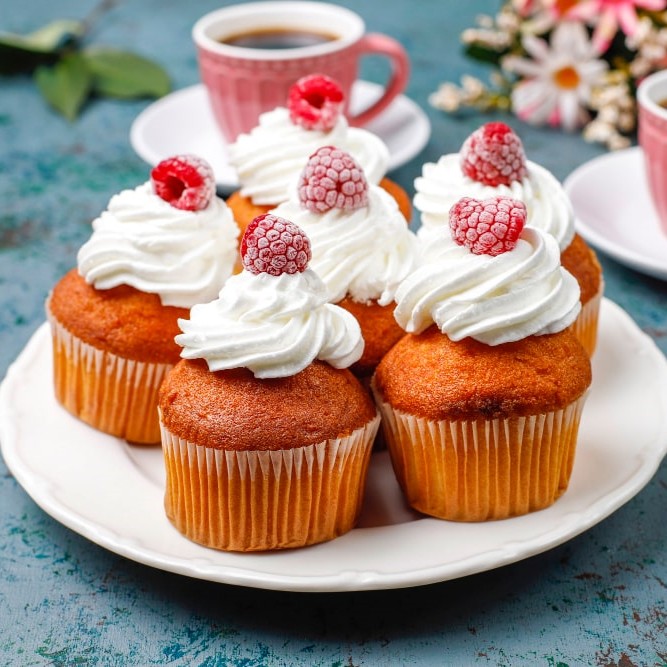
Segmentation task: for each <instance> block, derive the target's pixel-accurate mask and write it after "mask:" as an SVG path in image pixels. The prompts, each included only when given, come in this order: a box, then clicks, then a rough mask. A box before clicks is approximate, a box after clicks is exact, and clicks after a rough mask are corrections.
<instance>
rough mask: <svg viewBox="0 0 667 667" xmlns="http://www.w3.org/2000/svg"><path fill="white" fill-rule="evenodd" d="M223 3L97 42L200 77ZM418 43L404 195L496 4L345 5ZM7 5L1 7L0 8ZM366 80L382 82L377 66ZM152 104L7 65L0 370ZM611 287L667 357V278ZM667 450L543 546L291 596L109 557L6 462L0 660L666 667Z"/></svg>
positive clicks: (64, 11)
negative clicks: (71, 102) (503, 560)
mask: <svg viewBox="0 0 667 667" xmlns="http://www.w3.org/2000/svg"><path fill="white" fill-rule="evenodd" d="M9 4H11V5H12V11H11V12H9V11H4V12H2V16H1V18H0V23H1V25H0V28H1V29H6V30H13V31H16V32H28V31H30V30H32V29H35V28H36V27H38V26H39V25H41V24H43V23H45V22H46V21H47V20H49V19H52V18H59V17H65V16H73V17H81V16H83V15H84V14H85V13H86V12H87V11H89V10H90V8H91V7H92V5H93V3H92V2H89V1H88V0H86V1H85V2H83V1H77V0H60V2H57V3H56V2H48V1H47V0H24V1H23V2H20V3H19V2H16V0H10V2H9ZM220 4H226V3H224V2H222V3H220V2H216V3H214V2H212V1H209V0H195V1H191V2H187V3H186V2H180V1H179V2H177V1H175V0H130V1H128V2H125V3H121V4H120V5H119V6H117V7H116V8H114V9H113V10H112V11H110V12H109V13H108V14H107V15H106V16H105V18H104V19H103V21H102V22H101V23H100V24H99V25H98V27H97V29H96V31H95V34H94V35H93V37H94V40H95V41H96V42H100V43H106V44H110V45H115V46H118V47H126V48H129V49H132V50H135V51H140V52H142V53H143V54H145V55H146V56H149V57H151V58H153V59H156V60H158V61H159V62H160V63H161V64H162V65H163V66H164V67H165V68H166V69H167V70H168V72H169V74H170V76H171V77H172V80H173V87H174V88H175V89H178V88H182V87H185V86H188V85H191V84H193V83H196V82H197V81H198V71H197V64H196V58H195V51H194V48H193V46H192V44H191V41H190V28H191V26H192V24H193V23H194V21H195V20H196V19H197V18H198V17H199V16H200V15H201V14H203V13H205V12H207V11H209V10H211V9H213V8H215V7H216V6H218V5H220ZM340 4H345V5H348V6H350V7H354V8H355V9H356V10H357V11H359V12H360V13H361V14H362V15H363V16H364V18H365V19H366V22H367V24H368V26H369V28H370V29H371V30H374V31H382V32H386V33H389V34H391V35H393V36H395V37H396V38H398V39H399V40H400V41H401V42H402V43H403V44H404V45H405V46H406V47H407V49H408V51H409V53H410V56H411V59H412V63H413V73H412V78H411V81H410V84H409V87H408V90H407V94H408V95H409V97H411V98H412V99H413V100H415V101H416V102H417V103H418V104H419V105H420V106H422V107H423V109H424V110H425V111H426V113H427V114H428V115H429V118H430V120H431V123H432V127H433V135H432V137H431V140H430V142H429V144H428V146H427V147H426V148H425V150H424V151H423V152H422V153H421V154H420V155H419V156H418V157H417V158H415V159H414V160H412V161H411V162H410V163H409V164H407V165H405V166H403V167H401V168H400V169H399V170H397V171H395V172H394V173H393V174H392V176H393V178H395V180H397V181H398V182H399V183H401V184H402V185H403V186H404V187H405V188H407V189H408V190H409V191H411V192H412V191H413V186H412V182H413V180H414V178H415V176H417V175H418V173H419V172H420V168H421V164H422V163H423V162H425V161H435V160H436V159H437V158H438V157H439V156H440V155H441V154H442V153H446V152H452V151H456V150H458V148H459V146H460V144H461V142H462V141H463V139H464V138H465V137H466V136H467V135H468V134H469V132H470V131H472V130H473V129H474V128H475V127H476V126H477V125H478V124H479V123H480V122H483V120H487V119H488V117H487V118H482V117H480V116H478V115H476V114H474V113H467V114H463V115H462V116H460V117H449V116H446V115H444V114H443V113H441V112H439V111H436V110H434V109H432V108H430V107H429V105H428V102H427V98H428V95H429V93H431V92H432V91H434V90H435V89H436V87H437V85H438V83H440V82H441V81H444V80H451V81H458V79H459V77H460V75H461V74H463V73H478V74H481V73H483V72H484V69H483V68H482V67H481V66H477V65H475V64H473V63H471V62H470V61H468V60H466V59H465V58H464V56H463V55H462V53H461V48H460V45H459V41H458V40H459V34H460V32H461V30H463V29H464V28H465V27H468V26H469V25H471V24H472V22H473V19H474V16H475V14H476V13H478V12H480V11H487V12H493V11H494V10H495V9H496V8H497V6H498V3H496V2H494V1H490V0H486V1H484V2H482V1H481V0H476V1H471V2H467V3H459V2H456V3H455V2H451V1H447V0H419V2H414V1H413V0H393V1H392V0H389V2H387V1H386V0H366V1H365V2H363V3H361V2H356V3H355V2H354V1H353V0H347V1H346V2H341V3H340ZM5 9H7V7H5ZM362 74H363V76H364V78H367V79H370V80H377V81H381V80H382V79H383V77H384V76H385V70H384V69H383V64H382V63H381V62H376V61H375V60H374V59H371V60H370V61H368V62H367V63H365V65H364V68H363V71H362ZM147 104H148V102H147V101H140V102H121V101H96V102H94V103H92V104H91V105H89V106H88V107H87V108H86V110H85V112H84V113H83V115H82V116H81V118H80V119H79V120H78V121H76V122H75V123H68V122H67V121H65V120H63V119H62V118H61V117H59V116H57V115H55V114H54V113H52V112H51V111H49V110H48V109H47V108H46V107H45V105H44V104H43V103H42V101H41V99H40V97H39V96H38V94H37V92H36V89H35V87H34V86H33V84H32V83H31V81H30V80H29V79H27V78H11V79H9V78H5V79H2V78H0V146H1V151H0V202H1V204H0V336H1V337H2V338H1V340H2V345H0V376H2V375H4V373H5V371H6V369H7V367H8V365H9V364H10V363H11V361H12V359H14V358H15V357H16V355H17V354H18V353H19V352H20V351H21V349H22V348H23V346H24V345H25V343H26V342H27V340H28V338H29V337H30V335H31V333H32V332H33V331H34V330H35V329H36V328H37V327H38V325H39V324H40V323H41V322H42V321H43V319H44V315H43V302H44V298H45V296H46V294H47V292H48V290H49V289H50V287H51V286H52V285H53V284H54V283H55V281H56V280H57V279H58V278H59V277H60V276H61V275H62V274H63V273H64V272H65V271H66V270H67V269H69V268H70V267H71V266H72V265H73V264H74V262H75V255H76V250H77V249H78V247H79V246H80V245H81V244H82V243H83V242H84V241H85V240H86V239H87V238H88V236H89V234H90V226H89V224H90V221H91V220H92V219H93V218H94V217H95V216H96V215H97V214H98V212H99V211H101V210H102V209H103V208H104V207H105V205H106V203H107V202H108V199H109V197H110V196H111V195H112V194H113V193H115V192H117V191H118V190H120V189H122V188H125V187H131V186H134V185H136V184H138V183H139V182H142V181H143V180H145V179H146V177H147V165H146V164H144V163H143V162H142V160H141V159H140V158H139V157H137V156H136V155H135V153H134V152H133V150H132V148H131V146H130V144H129V140H128V133H129V129H130V125H131V123H132V120H133V119H134V118H135V116H136V115H137V114H138V113H139V112H140V111H141V110H142V109H143V108H145V107H146V105H147ZM509 122H510V123H511V124H513V125H514V126H515V127H516V128H517V129H518V131H519V133H520V135H521V137H522V138H523V141H524V145H525V148H526V152H527V154H528V156H529V157H530V158H531V159H532V160H534V161H536V162H540V163H542V164H544V165H545V166H546V167H547V168H549V169H551V170H552V171H553V172H554V173H555V174H556V175H557V176H558V177H560V178H564V177H565V176H566V175H567V174H568V173H569V172H570V171H571V170H572V169H574V168H575V167H576V166H578V165H579V164H581V163H583V162H584V161H586V160H588V159H590V158H592V157H594V156H596V155H599V154H601V153H602V152H603V150H602V149H601V148H600V147H597V146H593V145H590V144H586V143H585V142H584V141H583V140H582V139H581V138H580V137H579V136H578V135H576V134H574V135H566V134H562V133H559V132H555V131H550V130H540V129H535V128H530V127H527V126H525V125H522V124H520V123H519V122H518V121H516V119H514V118H511V117H510V118H509ZM601 260H602V263H603V267H604V272H605V280H606V285H607V290H606V293H607V296H608V297H609V298H611V299H612V300H614V301H616V302H617V303H618V304H619V305H620V306H622V307H623V308H624V309H625V310H626V311H628V312H629V313H630V315H631V316H632V317H633V318H634V319H635V321H636V322H637V323H638V325H639V326H640V327H641V328H642V329H643V330H644V331H645V332H647V333H648V334H649V335H650V336H651V337H652V338H653V339H654V340H655V341H656V343H657V344H658V346H659V347H660V348H661V349H662V350H663V352H665V351H667V283H665V282H660V281H657V280H653V279H651V278H648V277H646V276H644V275H641V274H639V273H636V272H634V271H632V270H630V269H627V268H625V267H623V266H621V265H620V264H617V263H615V262H614V261H612V260H610V259H607V258H605V257H601ZM665 517H667V464H663V465H662V467H661V468H660V470H659V471H658V473H657V474H656V475H655V477H654V478H653V480H652V481H651V482H650V483H649V484H648V486H647V487H646V488H645V489H644V490H643V491H642V492H641V493H639V495H637V496H636V497H635V498H634V499H632V500H631V501H630V502H628V503H627V504H626V505H624V506H623V507H622V508H621V509H619V510H618V511H617V512H615V513H614V514H613V515H612V516H611V517H609V518H608V519H606V520H605V521H603V522H602V523H600V524H598V525H597V526H595V527H594V528H592V529H591V530H588V531H587V532H586V533H584V534H582V535H581V536H579V537H577V538H575V539H573V540H571V541H569V542H567V543H566V544H564V545H562V546H560V547H557V548H554V549H552V550H550V551H548V552H546V553H544V554H542V555H539V556H535V557H532V558H529V559H527V560H524V561H521V562H518V563H516V564H514V565H510V566H507V567H503V568H500V569H497V570H493V571H490V572H486V573H483V574H478V575H475V576H470V577H467V578H464V579H460V580H456V581H451V582H445V583H441V584H435V585H430V586H423V587H418V588H411V589H403V590H389V591H376V592H359V593H339V594H298V593H281V592H272V591H263V590H257V589H246V588H240V587H234V586H226V585H220V584H213V583H209V582H205V581H199V580H191V579H188V578H185V577H181V576H178V575H173V574H169V573H166V572H162V571H159V570H154V569H151V568H149V567H145V566H143V565H139V564H137V563H134V562H132V561H129V560H126V559H124V558H121V557H119V556H116V555H115V554H113V553H110V552H108V551H106V550H104V549H102V548H100V547H98V546H96V545H94V544H92V543H91V542H88V541H87V540H86V539H84V538H83V537H80V536H79V535H78V534H76V533H74V532H72V531H70V530H69V529H67V528H65V527H63V526H61V525H60V524H59V523H58V522H56V521H55V520H53V519H51V518H50V517H49V516H48V515H47V514H45V513H44V512H43V511H42V510H40V509H39V508H38V507H37V506H36V505H35V503H34V502H33V501H32V500H31V499H30V497H29V496H28V495H27V494H26V493H25V492H24V491H23V489H22V488H21V487H20V486H19V485H18V484H17V482H16V481H15V480H14V479H13V477H12V476H11V474H10V473H9V472H8V470H7V468H6V466H5V464H4V462H3V461H2V460H0V664H3V665H5V664H7V665H47V664H48V665H75V664H77V665H78V664H86V665H87V664H91V665H95V664H100V665H126V664H128V665H129V664H136V665H178V666H180V665H243V666H244V667H251V666H260V665H327V666H330V667H334V666H338V667H344V666H351V665H355V666H359V665H386V664H402V665H412V664H419V665H436V664H437V665H441V664H442V665H444V664H447V665H449V664H451V665H468V664H480V665H485V664H490V665H545V666H550V667H555V666H556V665H571V666H573V665H610V666H611V665H617V666H618V667H630V666H632V665H665V664H667V604H666V600H667V531H666V529H665Z"/></svg>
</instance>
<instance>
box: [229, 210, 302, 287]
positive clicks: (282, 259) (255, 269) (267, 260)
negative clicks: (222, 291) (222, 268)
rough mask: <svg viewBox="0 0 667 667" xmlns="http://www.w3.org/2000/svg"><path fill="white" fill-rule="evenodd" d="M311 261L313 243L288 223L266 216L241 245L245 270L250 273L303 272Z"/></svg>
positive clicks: (250, 229) (248, 231)
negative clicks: (311, 244) (311, 245)
mask: <svg viewBox="0 0 667 667" xmlns="http://www.w3.org/2000/svg"><path fill="white" fill-rule="evenodd" d="M310 258H311V252H310V239H309V238H308V237H307V236H306V234H305V232H304V231H303V230H302V229H301V228H300V227H298V226H297V225H295V224H294V223H293V222H290V221H289V220H285V218H281V217H279V216H277V215H271V214H270V213H265V214H264V215H258V216H257V217H256V218H255V219H254V220H253V221H252V222H251V223H250V224H249V225H248V228H247V229H246V231H245V234H244V235H243V240H242V241H241V259H242V261H243V267H244V268H245V269H246V270H247V271H250V273H254V274H259V273H268V274H269V275H272V276H280V275H282V274H283V273H290V274H292V273H297V272H299V273H300V272H303V271H305V270H306V268H307V266H308V262H309V261H310Z"/></svg>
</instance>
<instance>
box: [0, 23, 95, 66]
mask: <svg viewBox="0 0 667 667" xmlns="http://www.w3.org/2000/svg"><path fill="white" fill-rule="evenodd" d="M83 32H84V24H83V23H82V22H81V21H70V20H59V21H53V22H52V23H49V24H48V25H45V26H43V27H42V28H39V30H35V31H34V32H31V33H30V34H28V35H17V34H15V33H9V32H5V33H0V74H16V73H19V72H30V71H32V70H33V69H35V67H37V66H38V65H42V64H47V63H52V62H54V61H55V60H57V57H58V55H59V54H60V53H61V52H62V51H64V50H66V49H69V48H74V47H76V45H77V44H78V42H79V39H80V38H81V36H82V35H83Z"/></svg>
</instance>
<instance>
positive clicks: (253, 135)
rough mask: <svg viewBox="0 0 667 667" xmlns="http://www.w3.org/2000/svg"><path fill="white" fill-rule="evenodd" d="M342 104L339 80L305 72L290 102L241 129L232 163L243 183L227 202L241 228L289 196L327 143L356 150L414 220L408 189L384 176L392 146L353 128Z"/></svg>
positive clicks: (363, 163) (367, 168) (373, 178)
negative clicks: (249, 128) (248, 128)
mask: <svg viewBox="0 0 667 667" xmlns="http://www.w3.org/2000/svg"><path fill="white" fill-rule="evenodd" d="M343 106H344V99H343V91H342V89H341V87H340V86H339V84H338V83H337V82H336V81H334V80H333V79H330V78H329V77H326V76H323V75H321V74H314V75H312V76H307V77H304V78H302V79H299V80H298V81H297V82H296V83H295V84H293V85H292V87H291V88H290V92H289V95H288V100H287V106H286V107H277V108H276V109H274V110H273V111H269V112H267V113H264V114H262V115H261V116H260V118H259V123H258V125H257V126H256V127H255V128H254V129H253V130H252V131H251V132H250V133H248V134H241V135H240V136H239V137H238V138H237V139H236V141H235V142H234V143H233V144H231V145H230V146H229V162H230V164H231V165H232V166H233V167H234V168H235V169H236V172H237V174H238V180H239V183H240V186H241V187H240V190H238V191H236V192H234V193H232V195H231V196H230V197H229V198H228V200H227V203H228V205H229V206H230V207H231V209H232V211H233V212H234V217H235V218H236V221H237V223H238V224H239V226H240V227H241V231H243V230H244V229H245V227H246V226H247V225H248V223H249V222H250V221H251V220H253V219H254V218H255V217H256V216H258V215H261V214H262V213H267V212H268V211H269V210H271V209H272V208H275V207H276V206H277V205H278V204H280V203H282V202H284V201H286V200H287V199H288V198H289V195H290V188H291V186H292V184H293V183H294V182H295V181H296V179H297V178H298V177H299V174H300V173H301V170H302V169H303V165H304V164H305V163H306V160H308V158H309V156H310V155H312V154H313V153H314V152H315V150H317V149H318V148H319V147H320V146H325V145H334V146H338V147H340V148H342V149H344V150H346V151H348V152H349V153H351V154H352V155H353V156H354V157H355V159H356V160H357V161H358V162H359V163H360V164H361V166H362V167H363V169H364V171H365V173H366V178H367V179H368V180H369V181H370V182H371V183H373V184H378V183H380V184H381V185H382V187H385V188H386V189H387V190H388V191H389V192H390V193H391V194H392V196H393V197H395V198H396V199H397V201H398V202H399V203H400V204H401V206H402V208H403V214H404V216H405V217H406V219H408V220H409V219H410V215H411V202H410V198H409V197H408V195H407V193H406V192H405V191H404V190H403V189H402V188H401V187H400V186H399V185H398V184H397V183H394V182H393V181H390V180H389V179H387V178H384V175H385V172H386V171H387V164H388V162H389V150H388V149H387V146H386V145H385V144H384V142H383V141H382V140H381V139H380V138H379V137H377V136H376V135H374V134H373V133H371V132H368V131H367V130H363V129H360V128H354V127H349V126H348V123H347V120H346V118H345V116H344V115H343Z"/></svg>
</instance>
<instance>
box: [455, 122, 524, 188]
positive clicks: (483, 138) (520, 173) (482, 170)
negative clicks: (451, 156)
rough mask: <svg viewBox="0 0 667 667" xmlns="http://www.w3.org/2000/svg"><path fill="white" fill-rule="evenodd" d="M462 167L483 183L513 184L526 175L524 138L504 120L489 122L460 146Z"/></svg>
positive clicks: (472, 177)
mask: <svg viewBox="0 0 667 667" xmlns="http://www.w3.org/2000/svg"><path fill="white" fill-rule="evenodd" d="M460 156H461V171H463V173H464V174H465V175H466V176H468V178H471V179H472V180H473V181H479V182H480V183H484V185H491V186H493V187H495V186H497V185H510V184H511V183H512V182H514V181H520V180H521V179H522V178H523V177H524V176H525V175H526V156H525V154H524V152H523V144H522V143H521V139H519V137H518V136H517V135H516V134H515V133H514V130H512V128H511V127H509V126H508V125H505V123H486V125H482V127H480V128H479V129H478V130H475V131H474V132H473V133H472V134H471V135H470V136H469V137H468V138H467V139H466V140H465V141H464V142H463V146H461V151H460Z"/></svg>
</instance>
